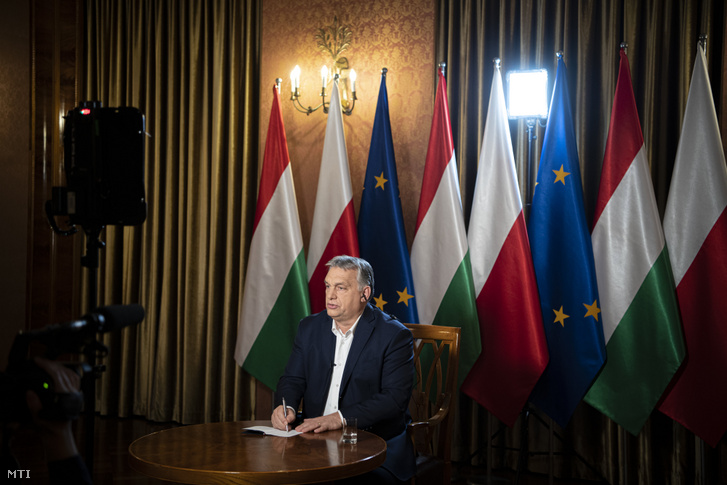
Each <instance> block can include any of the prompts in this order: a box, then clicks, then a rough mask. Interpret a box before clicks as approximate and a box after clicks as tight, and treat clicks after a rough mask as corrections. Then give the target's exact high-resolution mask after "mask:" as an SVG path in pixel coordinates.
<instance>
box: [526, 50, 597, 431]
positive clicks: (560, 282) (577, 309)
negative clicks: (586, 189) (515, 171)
mask: <svg viewBox="0 0 727 485" xmlns="http://www.w3.org/2000/svg"><path fill="white" fill-rule="evenodd" d="M528 234H529V236H530V246H531V251H532V255H533V264H534V267H535V276H536V279H537V281H538V291H539V293H540V306H541V309H542V312H543V325H544V326H545V336H546V339H547V341H548V351H549V353H550V362H549V363H548V366H547V367H546V369H545V372H544V373H543V375H542V376H541V378H540V380H539V381H538V383H537V385H536V386H535V388H534V389H533V393H532V394H531V396H530V402H532V403H533V404H535V405H536V406H537V407H538V408H540V409H541V410H542V411H543V412H545V413H546V414H547V415H548V416H550V417H551V418H552V419H553V420H554V421H555V422H557V423H558V424H559V425H561V426H563V427H565V426H566V425H567V424H568V421H569V420H570V418H571V415H572V414H573V411H574V410H575V408H576V406H577V405H578V403H579V402H580V401H581V399H582V398H583V396H584V395H585V393H586V391H587V390H588V388H589V387H590V385H591V382H592V381H593V379H594V378H595V376H596V374H597V373H598V371H599V370H600V369H601V366H603V363H604V360H605V355H606V348H605V343H604V338H603V328H602V326H601V319H600V312H601V309H600V301H599V299H598V287H597V284H596V271H595V265H594V260H593V248H592V245H591V235H590V233H589V231H588V226H587V224H586V217H585V210H584V207H583V193H582V189H581V173H580V167H579V165H578V150H577V148H576V141H575V132H574V129H573V118H572V112H571V106H570V99H569V97H568V84H567V81H566V68H565V62H564V61H563V59H562V57H559V59H558V69H557V72H556V76H555V86H554V87H553V98H552V100H551V104H550V113H549V115H548V126H547V128H546V130H545V137H544V139H543V151H542V154H541V157H540V167H539V168H538V177H537V186H536V187H535V191H534V196H533V202H532V208H531V213H530V220H529V222H528Z"/></svg>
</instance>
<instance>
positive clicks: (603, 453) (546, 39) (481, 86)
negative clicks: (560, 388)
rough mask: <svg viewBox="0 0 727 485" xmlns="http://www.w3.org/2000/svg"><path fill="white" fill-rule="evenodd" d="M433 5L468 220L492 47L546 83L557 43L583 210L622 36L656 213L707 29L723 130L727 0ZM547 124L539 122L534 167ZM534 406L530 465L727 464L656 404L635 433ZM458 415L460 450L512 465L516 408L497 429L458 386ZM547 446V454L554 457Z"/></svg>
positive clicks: (520, 145)
mask: <svg viewBox="0 0 727 485" xmlns="http://www.w3.org/2000/svg"><path fill="white" fill-rule="evenodd" d="M438 11H439V21H438V24H437V34H436V52H437V61H445V62H446V63H447V81H448V83H447V87H448V97H449V102H450V110H451V119H452V131H453V135H454V139H455V151H456V152H457V160H458V161H459V163H460V184H461V187H462V200H463V204H464V207H465V220H469V212H470V203H471V200H472V195H473V192H474V185H475V178H476V173H477V162H478V155H479V150H480V144H481V139H482V134H483V131H484V123H485V116H486V113H487V102H488V99H489V93H490V86H491V81H492V73H493V63H492V60H493V58H496V57H499V58H501V59H502V72H503V75H505V74H506V73H507V71H509V70H513V69H534V68H547V69H548V71H549V78H550V92H552V86H553V79H554V78H555V66H556V56H555V53H556V51H563V53H564V60H565V63H566V66H567V69H568V86H569V90H570V91H571V93H570V98H571V100H573V102H572V105H573V107H574V108H573V109H574V113H573V116H574V120H575V126H576V138H577V142H578V150H579V156H580V163H581V172H582V176H583V187H584V198H585V202H586V211H587V218H588V220H589V221H590V220H591V218H592V216H593V209H594V206H595V199H596V195H597V191H598V182H599V178H600V171H601V164H602V160H603V152H604V147H605V142H606V136H607V132H608V123H609V119H610V114H611V105H612V102H613V95H614V91H615V87H616V77H617V74H618V62H619V58H618V51H619V44H620V43H621V42H626V43H627V44H628V56H629V61H630V65H631V74H632V79H633V85H634V93H635V96H636V101H637V105H638V110H639V115H640V119H641V125H642V130H643V133H644V141H645V145H646V151H647V156H648V159H649V163H650V166H651V171H652V177H653V181H654V189H655V192H656V196H657V203H658V205H659V209H660V210H661V211H662V213H663V210H664V207H665V204H666V197H667V193H668V189H669V183H670V178H671V172H672V167H673V163H674V158H675V156H676V149H677V143H678V140H679V134H680V132H681V121H682V116H683V112H684V107H685V105H686V101H687V94H688V90H689V81H690V78H691V73H692V69H693V66H694V60H695V55H696V49H697V41H698V38H699V35H700V34H702V33H704V34H707V35H708V42H707V61H708V67H709V72H710V77H711V81H712V90H713V93H714V97H715V103H716V106H717V109H718V113H720V114H721V115H722V119H721V123H722V125H723V131H722V132H723V133H724V132H725V131H724V119H723V116H724V114H725V108H724V106H725V103H724V100H725V93H724V90H725V88H724V86H725V85H727V82H726V80H727V71H726V70H725V68H726V67H727V49H726V48H725V36H724V32H725V26H727V22H726V21H725V19H726V17H725V15H726V14H725V4H724V2H723V1H712V0H702V1H699V0H689V1H684V0H603V1H575V0H520V1H517V2H507V1H494V0H439V2H438ZM511 131H512V134H513V135H512V136H513V143H514V146H515V149H516V160H517V164H518V172H519V177H520V186H521V194H522V195H523V196H524V193H525V190H524V183H525V170H524V167H525V164H526V158H527V139H526V133H527V132H526V129H525V126H524V123H523V122H519V124H518V122H512V124H511ZM543 134H544V130H543V129H539V130H538V132H537V135H538V139H537V140H536V146H535V149H534V155H535V156H534V158H535V163H536V166H537V161H538V159H539V154H540V149H541V141H542V135H543ZM715 385H719V384H717V383H715ZM537 417H543V416H542V415H535V416H531V417H530V419H529V420H528V421H529V425H530V426H529V429H528V432H527V433H526V436H527V437H528V438H527V443H528V445H529V448H530V450H531V451H533V452H537V454H534V455H531V456H530V458H529V460H528V468H529V469H530V470H532V471H536V472H540V473H547V474H553V475H555V476H565V477H577V478H586V479H598V478H599V477H602V478H604V479H606V480H607V481H608V483H611V484H617V483H634V484H636V483H638V484H656V483H659V484H677V483H696V480H697V477H704V478H705V479H706V481H705V482H704V483H717V480H721V481H724V480H725V475H726V474H727V467H726V466H725V465H724V464H723V463H724V462H725V455H726V454H727V447H726V446H725V445H724V440H723V444H720V446H718V448H717V449H714V450H713V449H711V448H710V447H709V446H707V445H702V444H701V442H700V441H699V440H698V439H695V437H694V435H692V434H691V433H690V432H688V431H686V430H685V429H684V428H683V427H681V426H680V425H678V424H676V423H674V422H672V421H671V420H670V419H668V418H666V417H665V416H664V415H662V414H661V413H659V412H654V413H653V414H652V417H651V418H650V420H649V421H648V422H647V424H646V426H645V427H644V429H643V430H642V431H641V433H640V434H639V435H638V436H636V437H634V436H631V435H630V434H628V433H625V432H623V431H622V430H621V428H619V427H618V426H617V425H615V424H614V423H613V422H611V421H610V420H609V419H607V418H605V417H604V416H603V415H601V414H600V413H599V412H597V411H595V410H594V409H593V408H591V407H589V406H588V405H587V404H584V403H582V404H581V405H580V406H579V407H578V409H577V410H576V413H575V415H574V417H573V418H572V420H571V422H570V424H569V425H568V426H567V427H566V428H565V429H560V428H558V427H557V425H555V424H551V421H550V420H549V419H547V417H546V418H545V419H544V420H543V421H540V420H539V419H536V418H537ZM459 420H460V424H461V426H460V427H459V428H460V429H461V430H463V431H462V432H461V433H460V436H458V437H456V444H455V456H457V457H458V459H460V460H464V461H467V460H470V459H471V460H472V463H473V464H480V465H483V466H484V464H485V463H488V457H489V464H490V466H493V467H508V468H513V469H515V468H516V466H517V457H518V454H517V452H515V451H503V447H510V448H516V449H519V447H520V442H521V439H520V432H521V422H522V419H520V420H518V423H517V424H516V426H515V428H514V429H504V430H501V429H500V426H499V422H497V421H496V420H495V418H493V417H491V416H490V415H489V414H488V413H487V412H486V411H485V410H484V409H482V408H481V407H479V406H477V405H476V404H475V403H473V402H472V401H471V400H469V399H467V397H466V396H462V397H461V400H460V416H459ZM498 430H500V432H499V433H497V432H498ZM496 433H497V435H496V438H495V439H494V440H491V436H492V435H493V434H496ZM492 445H495V447H494V448H491V446H492ZM702 446H704V448H705V451H704V453H703V454H702V452H701V447H702ZM549 452H553V453H554V454H553V455H552V456H549V455H548V453H549Z"/></svg>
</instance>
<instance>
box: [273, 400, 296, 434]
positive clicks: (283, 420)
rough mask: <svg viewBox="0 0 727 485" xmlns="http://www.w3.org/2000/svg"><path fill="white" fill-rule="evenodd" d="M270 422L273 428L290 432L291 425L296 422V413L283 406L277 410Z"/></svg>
mask: <svg viewBox="0 0 727 485" xmlns="http://www.w3.org/2000/svg"><path fill="white" fill-rule="evenodd" d="M270 421H271V423H272V425H273V428H275V429H280V430H285V431H288V430H289V429H290V428H289V426H290V424H291V423H293V421H295V412H293V410H292V409H288V407H287V406H286V405H284V404H283V405H281V406H278V407H277V408H275V410H274V411H273V415H272V416H271V417H270Z"/></svg>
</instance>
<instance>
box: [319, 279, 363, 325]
mask: <svg viewBox="0 0 727 485" xmlns="http://www.w3.org/2000/svg"><path fill="white" fill-rule="evenodd" d="M356 274H357V272H356V270H355V269H348V270H346V269H341V268H330V269H329V270H328V274H327V275H326V279H325V282H326V310H327V311H328V316H329V317H331V318H332V319H334V320H335V321H336V322H338V324H339V325H341V326H345V327H347V326H349V325H353V324H354V323H355V322H356V319H357V318H358V316H359V315H360V314H361V312H362V311H363V309H364V307H365V306H366V300H367V299H368V293H370V292H371V288H370V287H368V286H366V287H364V289H363V290H359V288H358V280H357V279H356Z"/></svg>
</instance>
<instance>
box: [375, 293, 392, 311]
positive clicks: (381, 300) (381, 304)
mask: <svg viewBox="0 0 727 485" xmlns="http://www.w3.org/2000/svg"><path fill="white" fill-rule="evenodd" d="M374 301H375V302H376V306H377V307H378V308H379V310H381V311H382V312H383V311H384V305H386V304H387V303H389V302H388V301H384V294H383V293H381V294H379V297H378V298H376V297H374Z"/></svg>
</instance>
